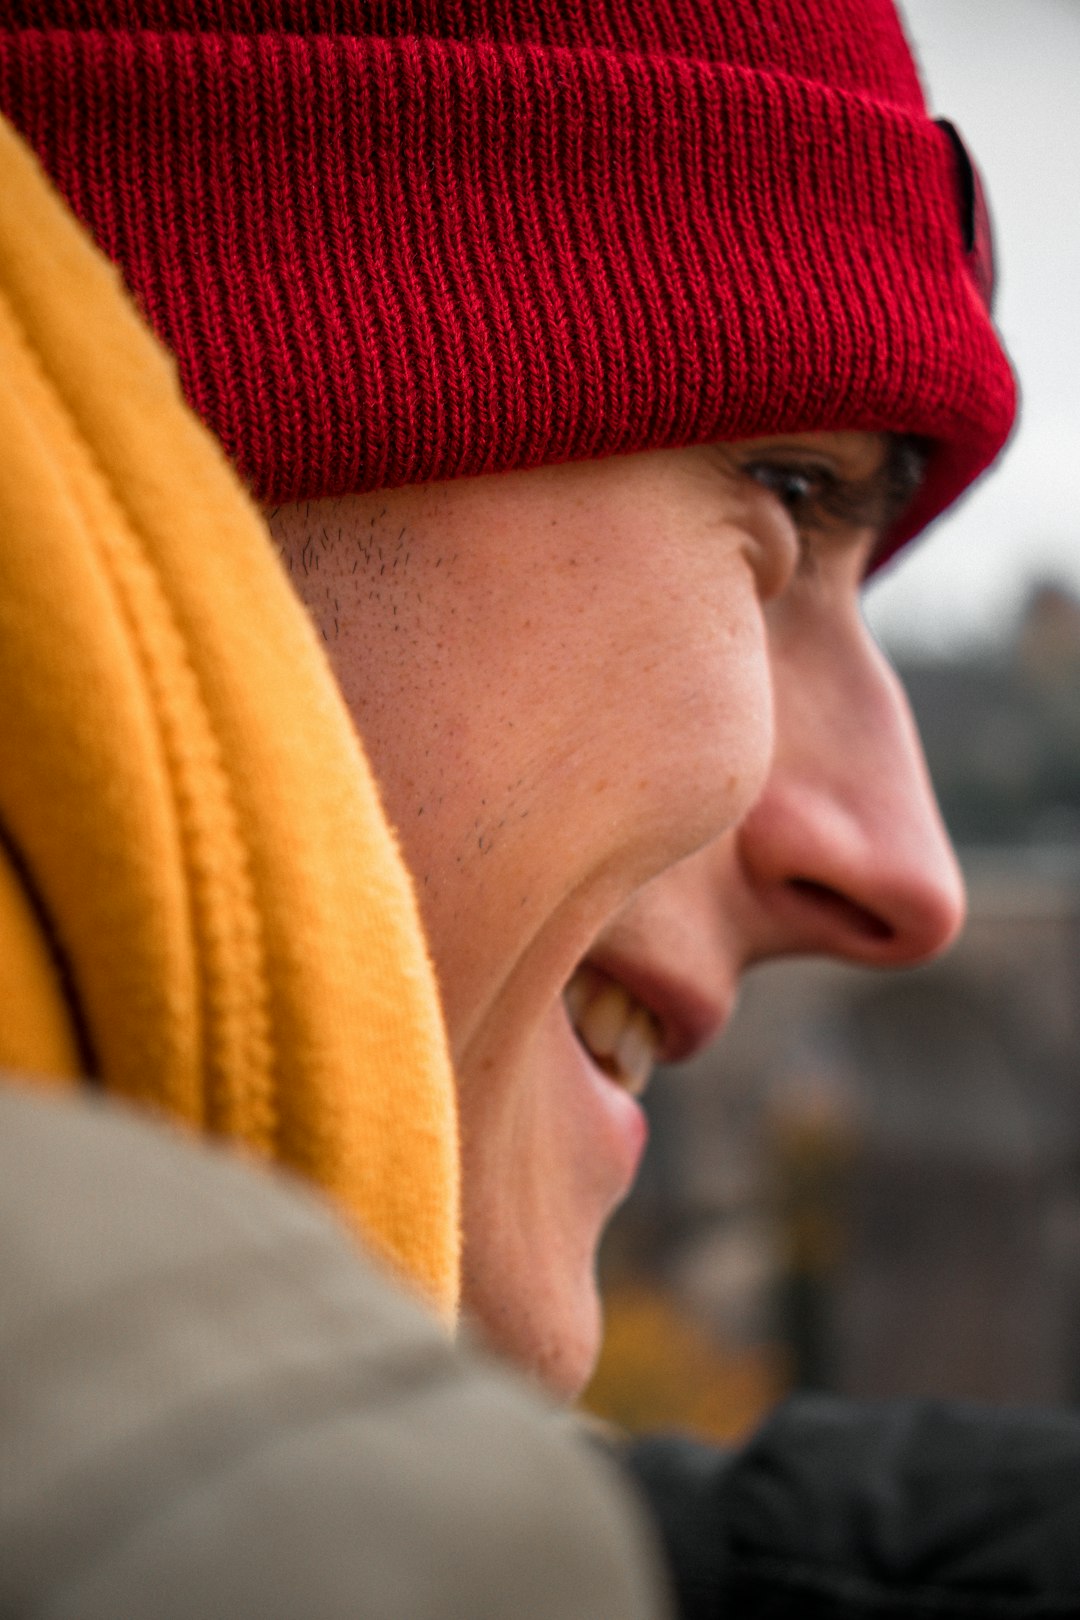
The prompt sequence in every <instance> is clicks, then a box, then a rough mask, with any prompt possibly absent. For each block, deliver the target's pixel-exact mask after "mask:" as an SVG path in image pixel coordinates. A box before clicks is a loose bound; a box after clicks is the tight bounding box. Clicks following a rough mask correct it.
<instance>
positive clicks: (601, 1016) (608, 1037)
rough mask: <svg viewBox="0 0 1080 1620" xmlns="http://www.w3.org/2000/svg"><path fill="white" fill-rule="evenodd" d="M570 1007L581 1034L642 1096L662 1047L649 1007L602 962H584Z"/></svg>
mask: <svg viewBox="0 0 1080 1620" xmlns="http://www.w3.org/2000/svg"><path fill="white" fill-rule="evenodd" d="M565 1000H566V1008H567V1011H568V1013H569V1014H570V1022H571V1023H572V1024H573V1026H574V1029H575V1030H576V1031H577V1035H578V1038H579V1040H580V1041H581V1042H582V1044H583V1045H584V1046H586V1047H587V1048H588V1050H589V1052H590V1053H591V1054H592V1056H593V1058H594V1059H595V1060H596V1062H597V1064H598V1065H599V1066H600V1068H601V1069H603V1070H604V1072H605V1074H608V1075H610V1076H611V1078H612V1079H613V1080H617V1081H618V1082H619V1084H620V1085H621V1086H625V1088H626V1090H627V1091H629V1092H630V1094H631V1096H633V1097H640V1095H641V1093H642V1092H643V1091H644V1090H645V1087H646V1086H647V1085H648V1082H649V1076H650V1075H651V1074H652V1071H653V1065H654V1064H655V1063H656V1059H657V1054H658V1053H659V1050H660V1040H661V1037H660V1029H659V1027H658V1025H657V1022H656V1019H655V1018H654V1017H653V1015H652V1013H651V1012H649V1010H648V1008H646V1007H643V1006H642V1004H641V1002H640V1001H638V1000H637V999H636V998H635V997H634V996H632V995H631V994H630V992H629V991H628V990H626V989H624V988H623V986H622V985H621V984H617V983H616V982H615V980H614V979H609V978H608V977H607V974H605V973H600V972H599V971H598V970H597V969H596V968H592V967H587V966H582V967H579V968H578V969H577V971H576V972H575V973H574V976H573V978H572V979H571V980H570V982H569V984H568V985H567V986H566V991H565Z"/></svg>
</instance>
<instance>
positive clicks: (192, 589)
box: [0, 119, 458, 1316]
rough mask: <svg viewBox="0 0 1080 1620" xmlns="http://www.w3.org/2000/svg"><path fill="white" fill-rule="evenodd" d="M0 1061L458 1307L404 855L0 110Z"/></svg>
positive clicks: (287, 611) (176, 415)
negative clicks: (134, 1110)
mask: <svg viewBox="0 0 1080 1620" xmlns="http://www.w3.org/2000/svg"><path fill="white" fill-rule="evenodd" d="M0 375H2V376H3V378H4V387H3V389H2V390H0V1070H2V1069H5V1068H21V1069H25V1070H27V1071H29V1072H32V1073H34V1074H37V1075H48V1076H53V1077H56V1078H63V1077H68V1078H73V1077H74V1076H76V1075H78V1074H89V1075H90V1076H92V1078H93V1080H94V1081H95V1083H96V1084H97V1085H98V1086H99V1087H100V1088H101V1089H102V1090H104V1091H107V1092H109V1093H111V1094H112V1095H114V1096H118V1097H124V1098H127V1099H129V1100H130V1101H133V1102H138V1103H142V1104H146V1105H149V1106H150V1107H152V1108H153V1109H154V1110H155V1111H157V1112H159V1113H163V1114H165V1115H167V1116H169V1117H172V1118H174V1119H178V1120H181V1121H183V1122H184V1123H185V1124H187V1125H188V1126H190V1127H192V1128H194V1129H196V1130H199V1131H207V1132H210V1133H213V1134H214V1135H218V1136H222V1137H225V1138H228V1139H229V1140H231V1141H233V1142H236V1143H239V1144H242V1145H243V1146H244V1147H245V1148H246V1149H248V1150H250V1151H251V1152H252V1153H254V1154H256V1155H258V1156H259V1157H262V1158H267V1159H270V1160H272V1161H275V1162H276V1163H279V1164H282V1165H286V1166H288V1167H289V1168H290V1169H292V1170H294V1171H297V1172H298V1173H300V1174H302V1175H304V1176H306V1177H308V1178H309V1179H310V1180H312V1181H313V1182H315V1183H316V1184H317V1185H318V1186H320V1187H322V1188H323V1189H324V1190H325V1191H326V1192H327V1193H328V1194H329V1195H330V1196H332V1197H333V1198H334V1199H335V1200H336V1202H337V1203H338V1205H339V1206H340V1208H341V1209H342V1210H343V1212H344V1213H345V1215H346V1216H347V1217H348V1218H349V1219H350V1220H351V1221H352V1222H353V1224H354V1225H355V1226H356V1227H357V1228H358V1229H359V1230H360V1231H361V1232H362V1233H363V1235H364V1237H365V1238H366V1240H367V1242H368V1244H369V1245H370V1246H371V1247H372V1248H373V1249H374V1251H375V1252H376V1253H378V1254H380V1255H382V1256H384V1257H385V1258H386V1259H387V1260H389V1261H390V1263H391V1264H392V1265H393V1266H394V1267H395V1269H397V1270H398V1271H399V1272H401V1273H403V1274H404V1275H405V1276H406V1277H407V1278H409V1279H411V1280H412V1281H413V1282H414V1283H415V1284H416V1285H417V1286H418V1287H419V1288H421V1289H422V1290H423V1292H424V1293H425V1294H426V1295H427V1296H428V1297H429V1298H430V1299H431V1300H432V1301H433V1302H434V1303H436V1304H438V1305H439V1307H440V1308H441V1309H442V1310H443V1311H444V1313H445V1314H446V1315H447V1316H450V1315H451V1314H452V1312H453V1310H454V1306H455V1302H456V1298H457V1288H458V1222H457V1204H458V1191H457V1189H458V1156H457V1138H456V1118H455V1095H454V1084H453V1075H452V1072H451V1066H450V1057H449V1052H448V1049H447V1043H446V1038H445V1034H444V1030H443V1025H442V1019H441V1015H440V1011H439V1002H438V992H437V989H436V984H435V977H434V973H433V971H432V969H431V965H430V963H429V961H428V958H427V953H426V949H425V946H424V942H423V935H422V932H421V926H420V918H419V913H418V910H417V907H416V903H415V900H414V896H413V892H412V887H411V884H410V882H409V879H408V876H407V874H406V872H405V868H404V865H403V863H402V860H401V857H400V855H399V853H398V851H397V848H396V846H395V843H394V840H393V837H392V835H391V833H390V830H389V828H388V826H387V824H386V821H385V818H384V817H383V814H382V811H381V808H380V806H379V800H378V795H377V792H376V789H375V784H374V781H373V778H372V776H371V773H370V771H369V769H368V766H367V762H366V760H365V758H364V756H363V754H362V752H361V749H360V744H359V741H358V739H357V736H356V732H355V729H354V728H353V725H352V723H351V721H350V718H349V715H348V713H347V711H346V709H345V706H344V703H343V701H342V698H341V694H340V692H339V691H338V689H337V685H336V682H335V681H334V678H333V675H332V673H331V670H330V667H329V665H328V663H327V661H326V658H325V656H324V653H323V649H322V645H321V643H320V642H319V641H318V639H317V637H316V634H315V631H314V628H313V626H312V625H311V623H310V621H309V619H308V617H307V615H306V614H305V612H304V610H303V608H302V607H301V604H300V602H299V601H298V600H297V598H296V596H295V594H294V593H293V591H292V588H291V586H290V584H289V581H288V578H287V576H286V574H285V571H284V570H283V569H282V567H281V566H280V563H279V560H278V558H277V556H276V555H275V552H274V548H273V546H272V545H271V542H270V538H269V536H268V534H267V533H266V531H265V528H264V527H263V525H262V524H261V523H260V521H259V518H258V515H257V514H256V513H255V512H253V511H252V509H251V505H250V502H249V501H248V500H247V498H246V497H245V496H244V493H243V491H242V490H241V489H240V488H239V486H238V484H237V482H236V479H235V478H234V477H233V475H232V473H231V472H230V470H229V468H228V467H227V466H226V465H225V462H224V459H223V457H222V455H221V452H220V450H219V448H218V446H217V445H216V444H214V442H213V440H212V439H211V438H210V436H209V434H207V433H206V432H205V430H204V429H203V428H202V427H201V426H200V425H199V423H198V422H196V421H195V420H194V419H193V418H192V416H191V413H190V412H189V411H188V410H187V409H186V407H185V406H184V404H183V402H182V400H181V399H180V396H179V390H178V389H177V387H176V378H175V374H174V369H173V367H172V365H171V363H170V362H169V360H168V358H167V356H166V355H165V354H164V353H163V352H162V350H161V348H160V346H159V345H158V344H157V343H156V342H155V341H154V340H153V338H152V337H151V335H150V334H149V333H148V332H147V331H146V329H145V327H144V326H143V325H142V323H141V322H140V321H139V319H138V318H137V316H136V314H135V311H134V310H133V309H132V307H131V303H130V300H129V299H128V298H126V297H125V296H124V294H123V292H122V289H121V288H120V286H119V281H118V278H117V276H116V274H115V272H114V271H113V269H112V267H111V266H109V265H108V264H106V263H105V261H104V260H103V259H102V257H101V255H100V254H99V253H98V252H97V251H96V250H95V249H94V247H93V245H92V244H91V242H90V241H89V240H88V238H87V236H86V233H85V232H84V231H83V230H81V229H80V228H79V226H78V225H77V224H76V222H75V221H74V220H73V219H72V218H71V215H70V214H69V212H68V210H67V209H66V208H65V207H64V206H63V204H62V203H61V201H60V199H59V198H58V197H57V196H56V194H55V192H54V191H53V188H52V187H51V186H50V185H48V183H47V182H46V180H45V178H44V177H43V175H42V174H41V171H40V169H39V167H38V165H37V164H36V163H35V161H34V159H33V157H32V155H31V153H30V152H29V151H28V150H27V149H26V147H25V146H24V144H23V143H22V142H21V141H19V140H18V138H17V137H16V136H15V134H14V133H13V132H12V130H11V128H10V126H9V125H7V124H6V123H5V122H4V121H3V120H2V119H0Z"/></svg>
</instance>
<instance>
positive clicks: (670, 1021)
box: [585, 939, 735, 1063]
mask: <svg viewBox="0 0 1080 1620" xmlns="http://www.w3.org/2000/svg"><path fill="white" fill-rule="evenodd" d="M585 961H586V962H587V963H588V964H589V965H590V966H591V967H595V968H598V969H599V970H600V971H601V972H602V973H606V974H607V976H608V978H610V979H614V980H615V981H616V982H617V983H618V984H621V985H622V986H623V987H624V988H625V989H626V990H627V991H629V993H630V995H632V996H633V997H634V998H635V1000H637V1001H640V1002H641V1004H642V1005H643V1006H644V1007H645V1008H646V1009H647V1010H648V1011H649V1012H650V1013H651V1014H652V1016H653V1017H654V1018H655V1019H656V1022H657V1024H658V1025H659V1026H660V1032H661V1046H660V1052H659V1059H660V1061H661V1062H662V1063H680V1062H682V1061H683V1060H684V1059H686V1058H690V1057H693V1056H694V1055H695V1053H697V1052H700V1051H701V1050H702V1049H703V1048H704V1047H705V1046H707V1045H708V1044H709V1042H710V1041H712V1040H714V1039H715V1038H716V1037H717V1036H718V1035H719V1034H720V1033H721V1031H722V1030H723V1028H724V1025H725V1024H726V1023H727V1021H728V1018H729V1017H730V1015H731V1011H732V1008H733V1006H734V1000H735V998H734V994H733V993H728V992H725V990H724V988H723V987H722V986H720V985H712V984H703V983H701V982H699V981H698V980H696V979H694V978H692V977H691V976H690V975H689V974H686V973H682V972H680V971H679V970H678V969H676V968H674V967H673V966H672V965H671V964H670V963H666V962H663V961H661V960H659V959H658V958H657V957H656V956H653V955H650V953H649V951H648V949H647V948H644V949H636V948H634V947H632V946H630V945H629V944H628V943H623V942H621V941H619V940H618V939H612V940H610V941H606V940H601V941H599V942H598V943H597V944H596V945H595V946H594V947H593V949H592V950H591V951H590V952H589V953H588V955H587V956H586V958H585Z"/></svg>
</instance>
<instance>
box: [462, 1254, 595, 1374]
mask: <svg viewBox="0 0 1080 1620" xmlns="http://www.w3.org/2000/svg"><path fill="white" fill-rule="evenodd" d="M463 1305H464V1308H465V1311H466V1314H467V1316H468V1317H469V1319H470V1320H471V1321H472V1323H473V1325H474V1327H475V1328H476V1329H477V1331H478V1332H479V1335H480V1338H481V1339H482V1341H483V1343H484V1344H485V1346H486V1347H487V1348H488V1349H489V1350H491V1351H492V1352H493V1353H494V1354H495V1355H496V1356H498V1357H499V1359H500V1360H502V1361H506V1362H509V1363H510V1364H511V1365H512V1366H514V1367H516V1368H517V1369H518V1371H519V1372H523V1373H525V1374H526V1375H527V1376H528V1377H530V1378H532V1379H534V1380H535V1381H536V1382H537V1383H539V1384H541V1385H542V1386H543V1387H544V1389H546V1390H547V1392H548V1393H549V1394H550V1395H553V1396H554V1397H555V1398H556V1400H559V1401H563V1402H570V1401H574V1400H576V1399H577V1397H578V1396H579V1395H580V1394H581V1392H582V1390H583V1389H584V1388H585V1386H586V1384H587V1383H588V1382H589V1379H590V1378H591V1377H592V1374H593V1369H594V1368H595V1366H596V1360H597V1357H598V1356H599V1354H600V1342H601V1339H602V1337H603V1311H602V1308H601V1305H600V1296H599V1293H598V1290H597V1286H596V1281H595V1277H594V1275H593V1273H592V1271H591V1270H590V1275H589V1279H588V1282H587V1284H586V1283H581V1284H578V1285H577V1286H570V1287H565V1288H563V1289H559V1290H558V1291H557V1292H556V1291H555V1290H554V1289H553V1288H552V1287H551V1286H550V1285H549V1286H548V1287H547V1288H545V1289H543V1291H542V1292H540V1291H533V1290H530V1291H529V1293H528V1295H527V1296H526V1291H525V1289H523V1288H514V1287H506V1288H504V1289H502V1290H500V1291H498V1292H497V1293H495V1294H494V1295H493V1294H492V1292H491V1291H490V1290H489V1289H486V1288H484V1287H483V1286H481V1285H479V1284H478V1283H476V1282H473V1283H470V1279H469V1277H468V1274H466V1279H465V1288H464V1294H463Z"/></svg>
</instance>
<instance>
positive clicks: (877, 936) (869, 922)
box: [788, 878, 896, 944]
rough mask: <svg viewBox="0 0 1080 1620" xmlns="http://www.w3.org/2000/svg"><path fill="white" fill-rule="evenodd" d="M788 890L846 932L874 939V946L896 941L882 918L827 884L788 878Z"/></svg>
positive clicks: (891, 929)
mask: <svg viewBox="0 0 1080 1620" xmlns="http://www.w3.org/2000/svg"><path fill="white" fill-rule="evenodd" d="M788 883H789V887H790V888H792V889H794V890H795V892H796V893H797V894H799V895H801V896H803V898H804V899H806V900H808V901H810V902H811V903H812V904H813V905H814V906H815V907H816V908H817V909H818V911H819V912H820V911H826V912H828V914H829V916H830V917H831V918H832V919H833V920H834V921H835V922H837V923H840V924H841V925H842V926H843V927H844V928H845V929H846V930H847V931H848V932H851V933H855V934H858V935H859V937H860V938H862V939H866V940H873V941H874V942H875V944H877V943H882V942H888V941H891V940H894V939H895V938H896V929H895V928H893V926H892V925H891V923H887V922H886V921H885V919H884V917H881V916H879V915H878V913H877V912H876V911H871V910H869V908H868V907H867V906H860V905H858V904H857V902H856V901H854V900H849V899H848V897H847V895H844V894H841V893H840V891H839V889H831V888H830V887H829V885H828V884H827V883H815V882H814V881H813V879H812V878H789V880H788Z"/></svg>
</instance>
